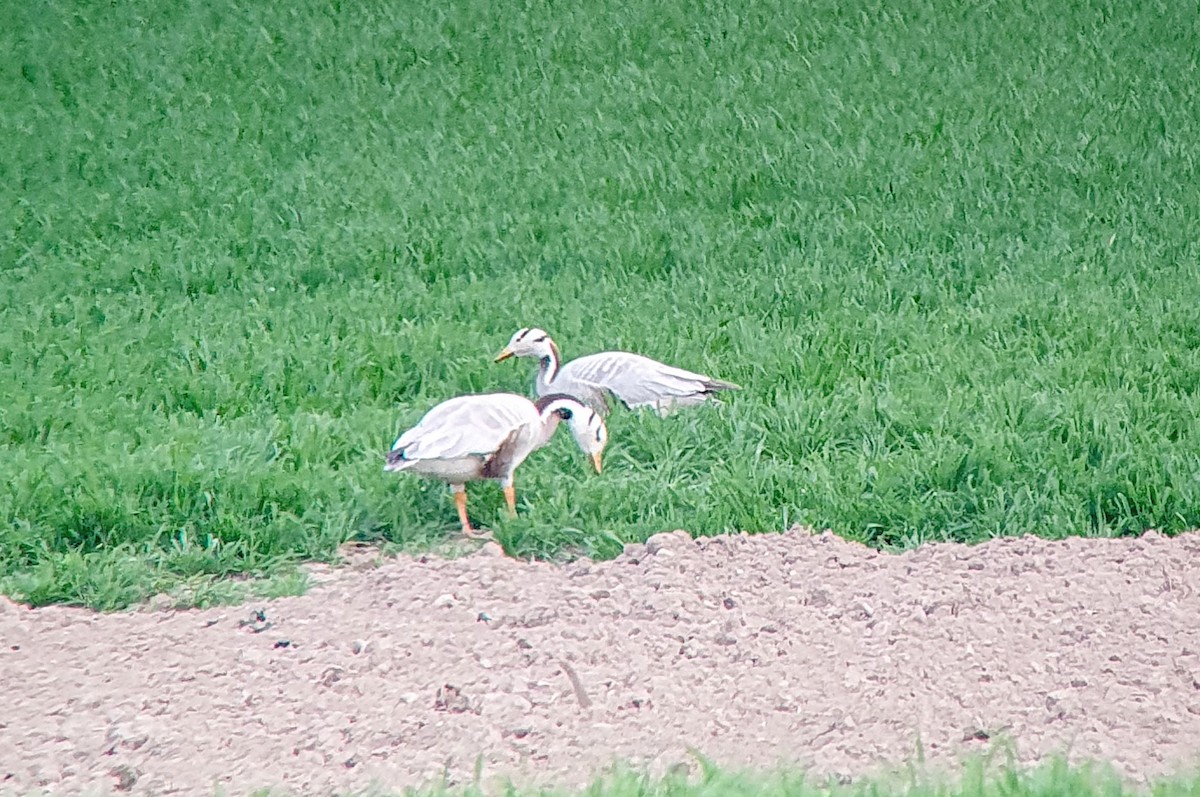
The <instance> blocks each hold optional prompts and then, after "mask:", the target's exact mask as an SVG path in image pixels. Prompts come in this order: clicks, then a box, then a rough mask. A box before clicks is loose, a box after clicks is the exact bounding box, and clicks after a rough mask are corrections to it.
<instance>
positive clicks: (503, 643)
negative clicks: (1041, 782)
mask: <svg viewBox="0 0 1200 797" xmlns="http://www.w3.org/2000/svg"><path fill="white" fill-rule="evenodd" d="M495 554H496V551H495V549H494V546H492V547H489V548H484V549H482V550H481V551H480V552H479V553H476V554H473V555H471V556H468V557H465V558H461V559H455V560H442V559H434V558H430V559H428V560H427V561H419V560H416V559H409V558H401V559H392V560H387V561H385V562H383V563H382V564H381V565H380V566H378V567H374V566H367V565H366V564H365V563H359V564H358V565H357V566H354V567H347V568H339V569H336V570H329V569H320V570H318V571H316V575H317V576H318V577H319V578H320V580H321V583H320V585H319V586H316V587H314V588H313V589H312V590H311V591H310V593H309V594H308V595H306V596H304V597H299V598H285V599H280V600H274V601H266V602H260V603H256V604H252V605H248V606H243V607H237V608H223V609H215V610H207V611H182V612H171V611H139V612H131V613H125V614H119V615H107V616H101V615H96V614H94V613H91V612H88V611H83V610H77V609H66V608H49V609H41V610H36V611H31V610H28V609H26V608H24V607H18V606H16V605H15V604H12V603H10V602H2V603H0V640H2V645H0V696H2V697H0V704H3V710H2V711H0V792H4V791H6V790H7V791H9V792H11V793H23V794H28V793H30V792H31V791H32V790H35V789H39V788H45V789H47V790H50V791H53V792H56V793H67V792H70V793H75V794H78V793H79V792H80V791H81V790H82V789H84V788H97V787H98V788H100V789H102V790H104V791H110V792H126V793H130V792H131V793H135V794H189V795H211V794H214V793H215V790H216V789H217V788H223V789H224V790H225V793H226V794H229V795H237V794H242V793H244V792H245V791H247V790H250V789H253V788H260V787H275V788H280V787H282V788H283V789H286V790H291V791H294V792H297V793H304V794H308V795H315V794H323V793H327V792H328V791H330V790H333V789H350V788H365V787H368V786H370V785H371V784H372V783H374V784H376V785H379V786H383V787H392V788H399V787H402V786H406V785H417V784H420V783H422V782H426V781H428V780H430V779H435V778H440V777H442V776H445V777H446V778H448V780H449V781H450V782H451V783H456V784H464V783H468V782H470V781H471V779H472V778H473V777H474V773H475V771H476V767H477V765H478V766H479V767H481V771H482V777H483V781H484V785H485V786H486V785H488V784H490V783H493V782H494V780H493V779H496V778H500V777H504V776H511V777H513V778H515V779H516V780H518V781H520V782H523V783H541V784H545V783H552V784H557V785H561V786H573V785H580V784H582V783H584V782H586V781H588V780H589V779H591V778H592V776H593V775H595V774H597V773H599V772H601V771H602V770H603V768H604V767H605V766H607V765H609V764H610V763H611V762H612V760H613V759H614V758H619V759H623V760H625V761H627V762H629V763H632V764H633V765H634V766H635V767H641V768H646V769H649V770H650V771H652V772H655V773H661V772H663V771H665V770H666V769H667V768H668V767H670V766H671V765H672V764H676V763H679V762H683V763H684V764H688V763H690V764H691V766H692V769H693V771H694V770H695V763H694V759H692V758H691V757H690V756H689V755H688V753H687V746H688V745H693V746H695V747H696V748H698V749H699V750H701V751H702V752H704V753H706V754H707V755H709V756H710V757H712V758H713V759H715V760H716V761H718V762H721V763H725V764H728V765H731V766H739V765H756V766H767V767H770V766H773V765H776V764H780V763H794V764H799V765H807V766H811V767H814V768H815V769H816V770H817V771H819V772H821V773H825V774H844V775H849V774H850V773H853V774H855V775H856V776H857V775H864V774H870V773H872V772H876V771H878V770H879V768H880V767H883V766H885V765H892V764H903V763H905V762H906V761H909V760H911V759H912V758H913V757H914V755H915V745H916V742H917V739H918V738H919V739H920V740H921V743H922V744H923V746H924V751H925V755H926V757H927V759H929V760H930V761H932V762H944V763H952V762H953V761H954V760H955V756H956V755H957V754H958V753H960V752H962V751H979V750H984V749H988V747H989V746H994V745H997V744H999V743H1003V741H1004V740H1005V739H1006V738H1011V739H1012V740H1013V741H1014V742H1015V744H1016V748H1017V750H1018V752H1019V755H1020V757H1021V759H1022V760H1024V761H1033V760H1035V759H1036V758H1037V757H1038V756H1041V755H1044V754H1048V753H1056V752H1069V754H1070V755H1071V756H1072V758H1075V759H1082V758H1096V759H1102V760H1105V761H1110V762H1113V763H1115V764H1116V765H1117V766H1118V767H1119V768H1120V769H1121V770H1122V771H1124V772H1125V773H1126V774H1128V775H1130V776H1132V777H1142V776H1147V775H1154V774H1158V773H1170V772H1175V771H1181V770H1184V769H1187V768H1189V767H1190V766H1191V765H1192V764H1194V763H1196V762H1197V760H1200V594H1198V590H1200V535H1197V534H1190V535H1185V536H1182V537H1179V538H1175V539H1166V538H1163V537H1161V536H1159V535H1157V534H1154V533H1151V534H1148V535H1146V536H1145V537H1142V538H1140V539H1132V540H1130V539H1127V540H1089V541H1084V540H1070V541H1066V542H1057V543H1051V542H1044V541H1041V540H1036V539H1032V538H1023V539H1009V540H1000V541H996V542H992V543H989V544H987V545H982V546H977V547H965V546H960V545H930V546H926V547H923V548H921V549H919V550H916V551H911V552H908V553H906V554H903V555H899V556H894V555H887V554H880V553H876V552H873V551H871V550H869V549H867V548H864V547H861V546H858V545H853V544H849V543H846V542H844V541H842V540H840V539H838V538H836V537H834V536H832V535H828V534H825V535H820V536H808V535H806V534H804V533H803V532H801V531H798V530H797V531H793V532H789V533H787V534H782V535H780V534H772V535H762V536H753V537H748V536H735V537H721V538H712V539H702V540H699V541H692V540H691V539H690V538H689V537H688V536H687V535H686V534H684V533H682V532H676V533H675V534H670V535H659V536H658V537H655V538H653V539H652V540H651V541H650V542H649V543H648V544H647V545H645V546H630V547H629V548H628V549H627V550H626V552H625V554H624V555H622V556H621V557H620V558H619V559H617V560H615V561H611V562H605V563H589V562H577V563H573V564H569V565H561V566H559V565H550V564H545V563H541V564H531V563H522V562H516V561H513V560H510V559H507V558H504V557H502V556H497V555H495ZM254 609H260V610H261V612H262V615H260V616H254V611H253V610H254ZM477 762H478V764H477Z"/></svg>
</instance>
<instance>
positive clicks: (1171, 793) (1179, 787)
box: [261, 760, 1200, 797]
mask: <svg viewBox="0 0 1200 797" xmlns="http://www.w3.org/2000/svg"><path fill="white" fill-rule="evenodd" d="M495 793H498V792H496V791H489V790H487V789H483V788H479V787H478V786H473V787H471V788H467V789H457V790H456V789H444V788H435V789H426V790H424V791H414V792H410V797H418V795H421V796H422V797H449V795H459V794H461V795H463V797H483V795H485V794H495ZM504 793H505V795H506V797H534V796H535V795H536V797H563V795H565V794H568V793H566V792H554V791H544V792H535V791H532V790H526V791H522V790H521V789H519V788H510V789H508V790H507V791H505V792H504ZM578 794H579V795H581V797H1135V795H1137V796H1139V797H1196V795H1200V778H1198V777H1196V776H1195V775H1192V776H1188V777H1176V778H1164V779H1159V780H1157V781H1152V782H1151V783H1150V784H1149V785H1148V786H1144V787H1134V786H1132V785H1131V784H1129V783H1127V782H1123V781H1122V780H1121V779H1119V778H1118V777H1116V776H1115V775H1113V774H1112V773H1110V772H1108V771H1107V770H1106V769H1105V768H1103V767H1095V766H1072V765H1069V764H1066V763H1064V762H1063V761H1061V760H1053V761H1048V762H1047V763H1045V764H1043V765H1042V766H1040V767H1037V768H1036V769H1031V770H1023V769H1020V768H1017V767H1015V766H1009V765H1001V766H996V765H994V764H991V763H989V762H986V761H983V760H977V761H971V762H967V765H966V766H964V768H963V770H962V772H960V773H958V775H957V776H956V777H954V778H947V777H943V776H934V775H930V774H928V773H926V772H923V771H921V770H918V769H914V770H913V771H912V772H911V773H909V774H908V775H905V776H903V777H893V778H891V779H887V778H875V779H863V780H860V781H856V782H853V783H847V784H843V783H838V782H836V781H835V780H833V779H820V778H812V777H807V778H806V777H805V776H804V775H803V773H800V772H786V771H784V772H777V773H772V774H764V773H754V772H733V771H722V770H720V769H718V768H716V767H713V766H711V765H707V764H706V765H705V767H704V768H703V770H702V771H701V772H700V773H699V774H698V775H697V776H694V777H692V778H684V777H679V776H668V777H665V778H661V779H658V780H654V779H650V778H646V777H643V776H638V775H635V774H632V773H619V774H617V775H615V776H610V777H607V778H604V779H601V780H597V781H596V782H595V783H593V784H592V785H591V786H590V787H588V788H587V789H586V790H584V791H582V792H578ZM261 797H269V795H268V794H266V793H262V794H261Z"/></svg>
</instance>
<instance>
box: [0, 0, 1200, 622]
mask: <svg viewBox="0 0 1200 797" xmlns="http://www.w3.org/2000/svg"><path fill="white" fill-rule="evenodd" d="M3 5H4V17H5V19H7V20H9V22H8V24H6V25H5V26H3V27H2V28H0V74H2V76H3V79H2V80H0V135H2V136H3V141H4V145H3V146H2V147H0V445H2V446H3V456H2V457H0V480H2V481H3V483H4V484H5V485H6V486H7V489H6V490H4V491H0V588H3V590H4V591H6V592H8V593H9V594H13V595H16V596H19V597H21V598H22V599H25V600H29V601H33V602H35V603H48V602H57V601H69V602H80V603H84V604H88V605H92V606H97V607H101V608H113V607H119V606H123V605H126V604H128V603H129V602H130V601H134V600H137V599H140V598H142V597H144V596H146V595H149V594H154V593H155V592H159V591H162V590H165V589H170V588H172V587H173V586H176V585H178V584H179V583H182V582H187V583H195V582H196V580H200V581H201V582H204V581H205V580H206V579H211V578H213V577H218V576H224V575H230V574H240V573H255V574H264V573H274V572H279V568H280V566H281V565H285V564H287V563H289V562H294V561H295V560H297V559H298V558H306V557H311V558H323V557H328V556H330V555H331V554H332V552H333V551H334V549H335V547H336V546H337V545H338V544H339V543H341V542H342V541H344V540H347V539H350V538H357V539H365V540H386V541H390V542H393V543H398V544H403V545H421V544H425V543H427V542H429V541H432V540H436V539H439V538H442V537H444V536H445V535H447V534H454V533H456V529H457V525H456V520H455V515H454V510H453V506H452V504H451V503H450V501H449V498H448V495H447V492H446V490H445V488H444V487H443V486H442V485H440V484H436V483H425V482H421V481H419V480H418V479H416V478H411V477H397V476H395V475H392V474H384V473H383V472H382V464H383V459H382V458H383V454H384V452H385V451H386V449H387V448H388V446H389V445H390V444H391V442H392V440H393V439H394V437H395V435H396V434H397V433H398V432H399V431H400V430H401V429H403V428H405V427H406V426H407V425H409V424H411V423H413V422H415V420H416V419H417V418H418V417H419V416H420V415H421V414H422V413H423V412H424V411H425V410H426V409H428V408H429V407H430V406H431V405H432V404H434V403H436V402H437V401H440V400H442V399H445V398H448V397H450V396H453V395H456V394H459V393H463V392H481V391H491V390H511V391H515V392H522V393H527V392H528V391H529V390H530V388H531V383H532V375H533V374H532V365H531V364H530V363H529V362H528V361H521V362H520V363H519V364H518V365H516V366H514V365H512V364H511V363H504V364H501V365H494V364H492V362H491V355H493V354H494V353H495V352H496V351H497V350H498V349H499V348H500V347H501V346H502V345H503V344H504V343H506V342H507V340H508V338H509V336H510V335H511V334H512V333H513V332H514V331H515V330H516V329H517V328H519V327H521V326H526V325H539V326H543V327H545V328H546V329H548V330H549V331H550V332H551V334H552V335H554V336H555V337H556V339H557V340H558V342H559V343H560V344H561V345H562V347H563V349H564V353H565V355H566V356H567V357H568V358H570V357H572V356H575V355H579V354H583V353H587V352H592V351H598V350H603V349H610V348H627V349H633V350H637V351H640V352H642V353H644V354H648V355H651V356H654V357H657V358H660V359H663V360H666V361H668V362H671V363H674V364H677V365H681V366H684V367H688V368H692V369H695V370H702V371H706V372H709V373H711V374H713V375H716V376H719V377H722V378H725V379H729V380H732V381H734V382H737V383H739V384H741V385H742V386H744V390H743V391H741V392H740V393H739V394H737V395H735V396H734V397H732V398H731V399H730V400H728V401H727V403H726V405H725V406H723V407H720V408H712V409H707V408H706V409H702V410H699V411H694V412H689V413H686V414H681V415H679V416H677V417H675V418H672V419H668V420H666V421H663V420H659V419H657V418H655V417H653V416H648V417H639V416H635V415H631V414H629V413H619V414H617V415H615V416H614V417H613V419H612V422H611V433H612V444H611V445H610V449H609V453H608V456H607V458H606V464H607V467H606V469H605V472H604V474H603V475H602V476H595V475H589V474H588V473H587V471H586V470H585V465H586V462H585V461H584V460H583V458H582V457H581V456H580V454H579V452H578V451H577V450H576V449H575V448H574V446H573V445H572V443H571V442H570V440H569V439H568V436H567V435H561V436H560V438H559V439H556V440H555V442H554V444H553V445H552V446H551V447H550V448H548V449H546V450H544V451H542V452H540V453H539V454H535V455H534V457H533V458H531V459H530V461H529V462H527V463H526V464H525V465H524V466H522V469H521V470H520V471H518V474H517V487H518V502H519V509H520V516H519V517H518V518H517V519H516V520H512V521H510V520H507V519H506V518H505V517H504V516H503V514H502V512H501V508H502V506H503V504H502V501H501V498H500V495H499V490H498V488H496V487H495V486H493V485H484V486H477V487H475V488H474V489H472V491H471V495H472V499H471V507H472V512H473V514H474V516H475V518H476V520H477V522H479V523H481V524H483V525H488V526H491V527H492V528H494V529H495V530H496V533H497V536H498V538H499V539H500V540H502V542H503V543H504V544H505V545H506V547H507V548H508V550H509V551H510V552H511V553H513V554H516V555H522V556H525V555H552V554H555V553H556V552H559V551H561V550H563V549H564V548H566V549H571V550H576V551H582V552H584V553H587V554H591V555H598V556H607V555H611V554H613V553H614V552H616V551H617V550H619V547H620V545H621V544H622V543H623V542H624V541H627V540H637V539H641V538H644V537H646V536H647V535H649V534H652V533H655V532H657V531H661V530H664V529H671V528H677V527H684V528H688V529H691V530H693V531H694V532H697V533H704V534H711V533H718V532H723V531H728V530H741V529H745V530H751V531H757V530H770V529H779V528H782V527H784V526H786V525H789V524H791V523H792V522H803V523H808V524H812V525H815V526H818V527H831V528H833V529H834V530H835V531H837V532H838V533H839V534H842V535H844V536H847V537H850V538H854V539H859V540H863V541H865V542H868V543H871V544H874V545H881V546H902V545H909V544H913V543H917V542H920V541H924V540H935V539H955V540H966V541H975V540H981V539H986V538H988V537H990V536H992V535H1004V534H1020V533H1025V532H1032V533H1036V534H1044V535H1051V536H1059V535H1068V534H1084V535H1111V534H1120V533H1135V532H1140V531H1141V530H1143V529H1144V528H1147V527H1157V528H1161V529H1163V530H1165V531H1168V532H1172V531H1178V530H1181V529H1184V528H1189V527H1194V526H1197V525H1200V397H1198V396H1197V389H1198V387H1200V320H1198V317H1197V311H1196V296H1197V282H1198V279H1200V238H1198V234H1200V174H1197V171H1198V170H1197V159H1198V153H1200V116H1198V115H1197V113H1196V108H1197V107H1198V101H1200V70H1198V69H1197V61H1198V57H1200V45H1198V42H1200V23H1198V21H1197V20H1198V17H1197V13H1196V8H1195V6H1194V4H1185V3H1172V2H1165V1H1164V2H1149V3H1134V2H1123V1H1122V0H1113V1H1112V2H1109V1H1106V0H1081V1H1080V2H1073V3H1060V2H1052V1H1051V0H1024V2H1017V1H1016V0H997V2H965V3H952V4H948V3H936V2H933V0H899V1H898V2H896V3H881V2H875V1H874V0H869V1H867V2H859V3H851V4H846V3H843V2H835V0H813V2H810V3H807V4H803V5H800V6H798V5H796V4H794V3H786V2H781V0H763V2H756V3H744V4H735V3H715V4H713V3H706V4H700V3H694V2H689V0H653V2H650V1H649V0H632V2H630V1H628V0H623V1H622V2H616V1H615V0H590V2H587V3H583V4H580V5H577V6H576V5H571V4H562V3H555V2H546V1H544V0H529V1H528V2H524V3H517V4H505V3H490V2H482V1H481V0H457V1H456V2H452V3H450V4H446V3H425V2H412V1H410V2H400V3H396V2H380V1H379V0H363V2H356V3H349V2H342V1H341V0H298V2H295V3H288V4H278V3H268V2H262V1H259V0H251V1H250V2H232V1H231V0H205V1H204V2H199V0H190V1H187V0H185V1H183V2H180V1H178V0H152V1H151V0H131V1H130V2H123V3H119V4H115V5H103V6H98V5H96V4H94V3H85V2H82V1H81V0H60V1H59V2H50V1H49V0H34V2H30V3H17V2H5V3H4V4H3Z"/></svg>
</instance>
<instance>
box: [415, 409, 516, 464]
mask: <svg viewBox="0 0 1200 797" xmlns="http://www.w3.org/2000/svg"><path fill="white" fill-rule="evenodd" d="M537 419H538V414H537V410H536V409H535V408H534V406H533V403H532V402H530V401H529V400H528V399H526V398H525V397H523V396H517V395H513V394H508V393H491V394H484V395H471V396H458V397H457V398H453V399H450V400H448V401H444V402H442V403H441V404H439V405H437V406H436V407H434V408H433V409H431V410H430V411H429V412H427V413H425V416H424V417H422V418H421V420H420V421H419V422H418V423H417V425H416V426H414V427H413V428H411V429H409V430H408V431H406V432H404V434H402V435H400V437H399V438H397V439H396V442H395V444H394V445H393V446H392V450H393V451H394V450H398V449H403V451H404V458H405V459H408V460H418V459H458V458H461V457H469V456H489V455H491V454H493V453H495V452H496V451H497V450H498V449H499V448H500V446H501V445H502V444H503V443H504V441H505V440H507V439H508V438H509V436H510V435H512V433H513V431H514V430H515V429H517V428H518V427H520V426H522V425H524V424H526V423H529V422H530V421H531V420H533V421H536V420H537Z"/></svg>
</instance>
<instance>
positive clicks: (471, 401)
mask: <svg viewBox="0 0 1200 797" xmlns="http://www.w3.org/2000/svg"><path fill="white" fill-rule="evenodd" d="M560 421H566V422H567V427H568V428H569V429H570V430H571V436H572V437H574V438H575V443H576V444H577V445H578V446H579V448H580V449H582V450H583V452H584V453H585V454H587V455H588V457H589V458H590V459H591V461H592V464H593V466H594V467H595V468H596V472H597V473H599V472H600V468H601V464H600V463H601V454H603V452H604V446H605V445H606V444H607V443H608V430H607V428H605V425H604V420H603V418H601V417H600V416H599V415H598V414H597V413H596V412H594V411H593V410H592V409H591V408H590V407H587V406H585V405H584V404H583V403H581V402H580V401H579V400H578V399H576V398H574V397H572V396H568V395H564V394H548V395H545V396H542V397H540V398H539V399H538V400H537V401H536V402H534V401H530V400H529V399H527V398H525V397H524V396H518V395H515V394H513V393H487V394H478V395H466V396H458V397H456V398H452V399H449V400H447V401H444V402H442V403H441V404H438V405H437V406H435V407H434V408H433V409H431V410H429V412H427V413H426V414H425V415H424V417H422V418H421V420H420V421H419V422H418V423H417V425H416V426H414V427H413V428H411V429H409V430H408V431H406V432H404V433H403V434H401V435H400V437H398V438H397V439H396V442H395V443H394V444H393V445H392V448H391V451H389V452H388V454H387V462H386V465H385V466H384V470H385V471H412V472H413V473H416V474H418V475H420V476H424V477H426V478H432V479H438V480H440V481H444V482H446V483H448V484H449V485H450V490H451V492H452V493H453V494H454V503H455V505H456V506H457V507H458V518H459V520H460V521H461V522H462V532H463V534H464V535H465V536H467V537H479V536H486V535H478V534H476V533H475V532H474V530H473V529H472V528H471V523H470V521H469V520H468V519H467V489H466V483H467V482H469V481H483V480H488V479H492V480H495V481H498V482H499V483H500V486H501V488H502V489H503V491H504V499H505V502H506V503H507V504H508V511H509V514H511V515H515V514H516V511H517V499H516V490H515V489H514V488H513V471H515V470H516V469H517V466H518V465H520V464H521V463H522V462H524V461H525V459H526V457H528V456H529V455H530V454H532V453H533V452H534V451H536V450H537V449H539V448H541V447H542V446H544V445H546V444H547V443H549V442H550V439H551V437H553V436H554V432H555V430H556V429H557V428H558V424H559V422H560Z"/></svg>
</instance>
